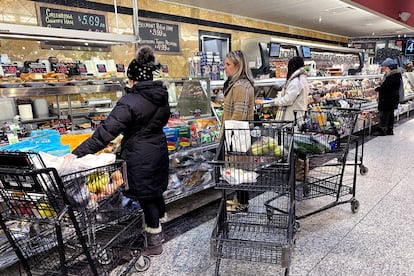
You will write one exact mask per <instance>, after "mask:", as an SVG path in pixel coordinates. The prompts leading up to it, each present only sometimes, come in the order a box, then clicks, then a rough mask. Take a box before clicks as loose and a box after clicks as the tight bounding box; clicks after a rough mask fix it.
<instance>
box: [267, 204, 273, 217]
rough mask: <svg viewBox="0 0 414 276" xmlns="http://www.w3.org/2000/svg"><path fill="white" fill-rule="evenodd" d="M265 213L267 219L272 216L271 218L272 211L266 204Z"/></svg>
mask: <svg viewBox="0 0 414 276" xmlns="http://www.w3.org/2000/svg"><path fill="white" fill-rule="evenodd" d="M266 215H267V220H272V218H273V212H272V210H270V208H269V207H267V206H266Z"/></svg>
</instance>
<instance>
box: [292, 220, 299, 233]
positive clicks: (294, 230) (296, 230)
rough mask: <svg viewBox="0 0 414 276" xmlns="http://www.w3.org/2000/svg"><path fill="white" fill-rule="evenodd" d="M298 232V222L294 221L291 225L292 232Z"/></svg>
mask: <svg viewBox="0 0 414 276" xmlns="http://www.w3.org/2000/svg"><path fill="white" fill-rule="evenodd" d="M298 232H300V223H299V222H298V221H295V224H294V225H293V233H298Z"/></svg>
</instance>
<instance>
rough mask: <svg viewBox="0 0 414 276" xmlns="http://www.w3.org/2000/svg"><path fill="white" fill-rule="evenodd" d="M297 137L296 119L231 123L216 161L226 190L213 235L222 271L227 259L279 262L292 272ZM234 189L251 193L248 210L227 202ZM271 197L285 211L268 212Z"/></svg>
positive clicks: (218, 176)
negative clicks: (295, 141) (294, 125)
mask: <svg viewBox="0 0 414 276" xmlns="http://www.w3.org/2000/svg"><path fill="white" fill-rule="evenodd" d="M292 136H293V122H280V121H254V122H240V121H232V122H230V123H229V122H226V123H225V125H224V131H223V136H222V139H221V143H220V146H219V151H218V153H217V156H216V160H215V161H214V162H213V163H214V166H215V183H216V188H217V189H221V190H222V192H223V194H222V200H221V204H220V209H219V212H218V216H217V219H216V223H215V226H214V229H213V233H212V236H211V256H212V257H213V258H214V259H216V271H215V273H216V275H219V274H220V265H221V263H222V262H223V260H226V262H231V261H232V260H242V261H248V262H260V263H269V264H277V265H281V267H282V268H283V269H284V270H285V274H288V273H289V267H290V263H291V258H292V250H293V244H294V241H293V239H294V228H295V196H294V191H295V188H294V184H295V182H294V166H293V165H294V164H293V161H294V158H293V148H292ZM234 190H239V191H240V190H241V191H244V192H248V193H249V195H250V196H249V197H250V199H249V201H248V209H244V210H241V211H240V210H237V209H234V208H232V206H231V204H230V205H228V204H227V203H226V201H227V200H229V196H230V195H231V194H232V192H233V191H234ZM269 199H272V201H273V202H274V203H275V204H277V208H278V209H280V210H281V212H278V213H276V212H272V213H271V214H269V213H268V212H267V208H266V205H265V203H266V202H268V201H269ZM233 203H234V202H233ZM226 205H228V206H226ZM230 266H231V265H230ZM228 267H229V266H226V268H228ZM222 270H223V269H222ZM222 273H223V271H222ZM224 273H225V268H224ZM232 273H234V272H229V274H230V275H231V274H232Z"/></svg>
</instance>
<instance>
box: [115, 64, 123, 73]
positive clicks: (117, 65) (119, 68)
mask: <svg viewBox="0 0 414 276" xmlns="http://www.w3.org/2000/svg"><path fill="white" fill-rule="evenodd" d="M115 66H116V71H117V72H118V73H125V66H124V65H123V64H116V65H115Z"/></svg>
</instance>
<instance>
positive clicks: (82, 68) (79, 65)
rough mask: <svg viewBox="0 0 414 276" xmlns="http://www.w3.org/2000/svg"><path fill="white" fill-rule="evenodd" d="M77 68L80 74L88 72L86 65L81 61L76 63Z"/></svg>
mask: <svg viewBox="0 0 414 276" xmlns="http://www.w3.org/2000/svg"><path fill="white" fill-rule="evenodd" d="M78 69H79V73H80V74H87V73H88V69H87V68H86V65H85V64H83V63H79V64H78Z"/></svg>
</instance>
